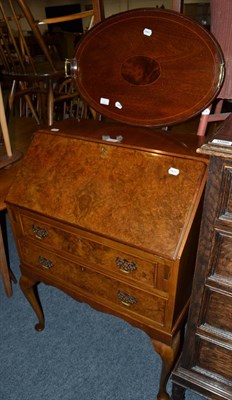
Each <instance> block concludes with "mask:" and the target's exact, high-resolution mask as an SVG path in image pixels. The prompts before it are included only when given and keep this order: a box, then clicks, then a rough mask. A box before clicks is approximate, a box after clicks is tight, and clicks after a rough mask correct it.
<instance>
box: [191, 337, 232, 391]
mask: <svg viewBox="0 0 232 400" xmlns="http://www.w3.org/2000/svg"><path fill="white" fill-rule="evenodd" d="M198 351H199V353H198V356H197V366H198V367H200V368H203V369H205V370H206V371H207V372H208V373H209V372H211V374H216V376H215V378H216V379H217V375H220V376H222V377H223V378H224V379H228V381H229V382H230V384H231V380H232V368H231V366H232V349H229V348H228V347H223V346H220V345H218V344H216V343H212V342H208V341H207V340H203V339H200V343H199V348H198Z"/></svg>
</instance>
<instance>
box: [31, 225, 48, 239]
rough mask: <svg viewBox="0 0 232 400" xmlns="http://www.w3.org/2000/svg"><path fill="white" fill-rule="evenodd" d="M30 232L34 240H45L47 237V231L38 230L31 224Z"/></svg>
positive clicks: (37, 227) (38, 228)
mask: <svg viewBox="0 0 232 400" xmlns="http://www.w3.org/2000/svg"><path fill="white" fill-rule="evenodd" d="M32 232H33V233H34V236H35V237H36V239H40V240H42V239H45V238H46V237H47V236H48V231H47V230H46V229H44V228H40V227H39V226H37V225H35V224H33V225H32Z"/></svg>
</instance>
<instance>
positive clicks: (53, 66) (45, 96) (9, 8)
mask: <svg viewBox="0 0 232 400" xmlns="http://www.w3.org/2000/svg"><path fill="white" fill-rule="evenodd" d="M94 3H95V4H94V8H93V10H91V11H88V12H83V13H78V14H74V15H72V16H69V17H68V16H66V17H65V18H64V20H66V21H67V20H68V18H70V19H78V18H86V17H90V16H92V17H94V12H96V15H97V18H96V19H97V20H98V18H100V11H101V7H100V3H101V2H100V1H97V2H96V1H95V2H94ZM39 22H42V23H43V24H44V23H49V20H43V21H36V20H35V19H34V17H33V15H32V13H31V11H30V8H29V7H28V5H27V4H26V1H25V0H6V1H4V3H3V2H0V60H1V64H2V66H3V67H2V77H3V79H4V80H5V81H8V82H9V83H10V94H9V101H8V105H9V110H12V106H13V103H14V102H15V99H16V97H19V96H20V97H23V98H24V99H25V101H26V104H27V106H28V108H29V110H30V112H31V114H32V115H33V116H34V118H35V119H36V121H37V123H38V124H40V123H41V122H42V123H45V124H47V125H52V123H53V118H54V105H55V104H57V103H58V102H64V101H67V100H68V99H72V98H74V97H76V96H78V95H79V94H78V93H77V90H76V87H75V85H73V84H72V80H71V79H70V78H69V79H67V78H65V73H64V60H60V59H59V58H58V57H57V54H54V57H53V56H52V54H51V51H50V49H49V48H48V46H47V45H46V43H45V40H44V37H43V35H42V33H41V31H40V29H39ZM51 22H52V23H54V22H56V21H55V20H53V21H51ZM25 30H26V31H27V32H30V34H29V39H30V41H32V40H33V45H32V46H30V45H29V43H28V40H27V39H28V37H27V36H26V34H25ZM36 46H37V48H38V50H39V52H38V53H39V54H33V52H32V50H33V49H34V48H35V47H36Z"/></svg>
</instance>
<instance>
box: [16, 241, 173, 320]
mask: <svg viewBox="0 0 232 400" xmlns="http://www.w3.org/2000/svg"><path fill="white" fill-rule="evenodd" d="M19 245H20V249H21V254H22V256H23V259H22V262H23V263H26V264H27V265H28V266H30V267H31V269H32V270H31V274H32V275H33V270H34V271H37V273H38V272H39V274H40V276H41V280H43V277H44V278H46V277H47V278H49V279H50V280H51V279H52V281H53V282H54V283H55V282H57V281H61V282H62V283H63V284H65V285H66V286H69V287H72V288H76V289H77V292H78V290H81V291H82V292H84V294H85V295H87V297H88V296H89V297H91V298H92V297H94V300H95V301H98V302H99V303H101V304H104V302H106V303H108V304H110V306H111V307H112V306H113V307H115V306H117V309H118V307H119V308H121V309H122V310H123V308H126V310H127V313H128V310H129V312H131V313H133V314H137V315H138V316H140V317H145V318H148V319H150V320H151V321H152V323H153V324H154V323H155V325H157V324H158V325H159V326H163V325H164V316H165V307H166V301H167V300H166V299H164V298H162V297H159V296H154V295H153V294H150V293H148V292H144V291H141V290H139V289H137V288H134V287H133V286H130V285H126V284H124V283H122V282H120V281H117V280H115V279H111V278H110V277H107V276H105V275H103V274H100V273H97V272H96V271H93V270H91V269H90V268H87V267H84V266H82V265H79V264H77V263H74V262H71V261H70V260H68V259H65V258H63V257H61V256H59V255H57V254H55V253H52V252H50V251H48V250H47V249H43V248H40V247H37V246H34V245H31V244H28V243H27V242H23V241H20V243H19ZM122 312H123V311H122Z"/></svg>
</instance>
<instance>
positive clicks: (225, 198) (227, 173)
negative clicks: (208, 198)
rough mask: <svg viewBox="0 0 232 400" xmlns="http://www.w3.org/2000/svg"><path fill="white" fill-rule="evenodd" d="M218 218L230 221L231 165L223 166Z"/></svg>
mask: <svg viewBox="0 0 232 400" xmlns="http://www.w3.org/2000/svg"><path fill="white" fill-rule="evenodd" d="M220 197H221V199H220V201H219V211H218V218H219V219H222V220H226V221H230V222H232V167H229V166H224V170H223V180H222V187H221V190H220Z"/></svg>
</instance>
